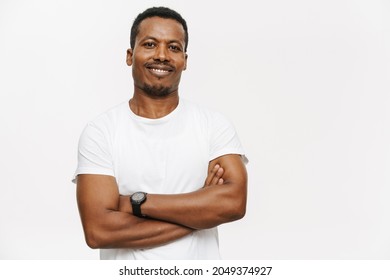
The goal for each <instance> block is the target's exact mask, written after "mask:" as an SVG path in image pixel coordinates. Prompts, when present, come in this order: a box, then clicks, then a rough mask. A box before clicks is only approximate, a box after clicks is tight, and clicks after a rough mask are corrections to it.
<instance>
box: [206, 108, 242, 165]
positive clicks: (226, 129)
mask: <svg viewBox="0 0 390 280" xmlns="http://www.w3.org/2000/svg"><path fill="white" fill-rule="evenodd" d="M209 129H210V131H209V135H210V157H209V160H210V161H211V160H213V159H216V158H218V157H220V156H223V155H227V154H238V155H241V156H242V158H243V160H244V162H245V163H247V162H248V159H247V157H246V155H245V151H244V149H243V147H242V145H241V142H240V139H239V138H238V135H237V133H236V130H235V128H234V126H233V124H232V123H231V122H230V121H229V120H227V119H226V118H225V117H224V116H223V115H221V114H219V113H215V114H214V115H213V118H212V121H211V125H210V127H209Z"/></svg>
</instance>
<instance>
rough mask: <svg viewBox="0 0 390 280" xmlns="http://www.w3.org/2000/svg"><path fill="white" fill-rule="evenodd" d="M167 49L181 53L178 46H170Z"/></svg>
mask: <svg viewBox="0 0 390 280" xmlns="http://www.w3.org/2000/svg"><path fill="white" fill-rule="evenodd" d="M169 49H170V50H171V51H174V52H180V51H181V48H180V47H179V46H177V45H170V46H169Z"/></svg>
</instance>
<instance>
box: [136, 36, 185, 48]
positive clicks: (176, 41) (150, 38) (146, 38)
mask: <svg viewBox="0 0 390 280" xmlns="http://www.w3.org/2000/svg"><path fill="white" fill-rule="evenodd" d="M146 40H153V41H159V40H158V39H157V38H156V37H153V36H146V37H145V38H142V39H141V40H140V42H143V41H146ZM168 43H177V44H180V45H181V46H183V43H182V42H181V41H180V40H176V39H173V40H169V41H168Z"/></svg>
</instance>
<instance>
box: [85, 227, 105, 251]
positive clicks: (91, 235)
mask: <svg viewBox="0 0 390 280" xmlns="http://www.w3.org/2000/svg"><path fill="white" fill-rule="evenodd" d="M85 242H86V243H87V245H88V247H89V248H91V249H101V248H104V247H106V246H107V244H106V242H105V240H104V238H103V237H102V234H101V233H99V232H98V231H97V230H87V231H85Z"/></svg>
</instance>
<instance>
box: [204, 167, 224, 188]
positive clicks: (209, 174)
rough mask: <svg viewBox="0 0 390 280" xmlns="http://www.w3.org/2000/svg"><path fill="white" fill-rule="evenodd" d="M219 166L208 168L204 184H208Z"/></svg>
mask: <svg viewBox="0 0 390 280" xmlns="http://www.w3.org/2000/svg"><path fill="white" fill-rule="evenodd" d="M219 168H220V166H219V164H216V165H214V167H213V168H211V169H210V170H209V173H208V174H207V178H206V181H205V186H209V185H210V184H211V182H212V180H213V178H214V177H215V174H216V173H217V171H218V169H219Z"/></svg>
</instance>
